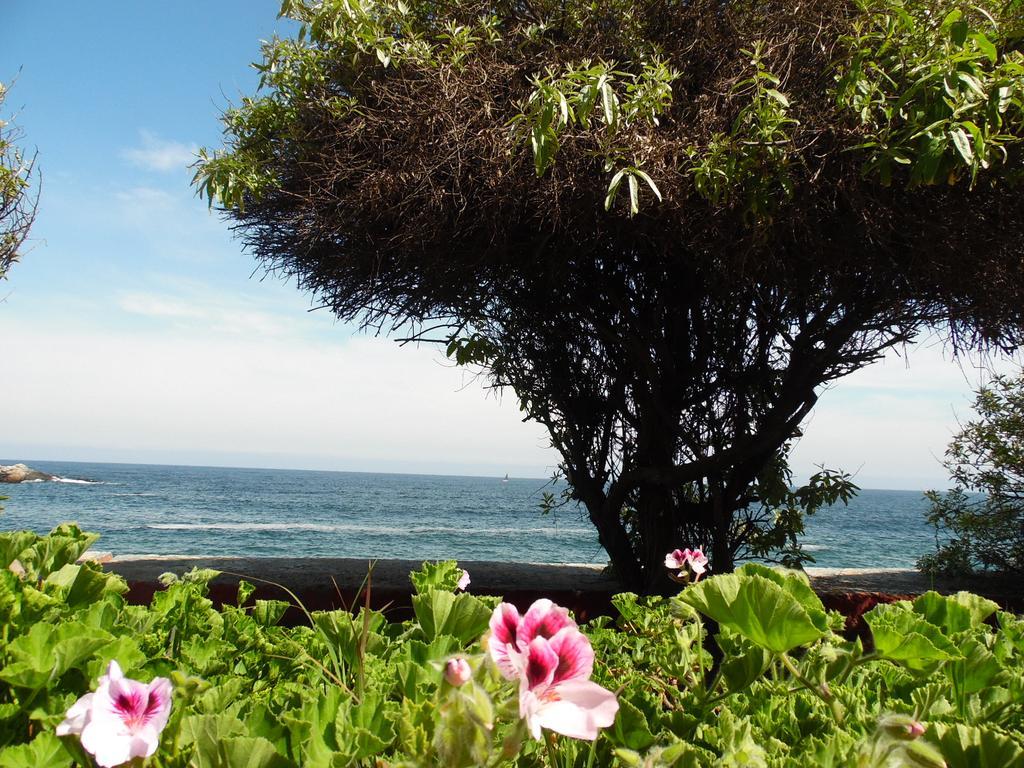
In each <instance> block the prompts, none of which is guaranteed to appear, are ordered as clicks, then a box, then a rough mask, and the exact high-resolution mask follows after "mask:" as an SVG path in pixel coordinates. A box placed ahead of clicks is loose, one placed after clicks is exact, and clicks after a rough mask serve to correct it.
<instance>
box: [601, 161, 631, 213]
mask: <svg viewBox="0 0 1024 768" xmlns="http://www.w3.org/2000/svg"><path fill="white" fill-rule="evenodd" d="M625 175H626V171H625V169H623V170H621V171H619V172H618V173H616V174H615V175H614V176H612V180H611V183H609V184H608V192H607V194H606V195H605V196H604V209H605V210H606V211H607V210H609V209H610V208H611V207H612V203H613V202H615V196H616V195H617V194H618V192H619V187H620V186H621V185H622V179H623V178H624V177H625Z"/></svg>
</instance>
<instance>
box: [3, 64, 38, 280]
mask: <svg viewBox="0 0 1024 768" xmlns="http://www.w3.org/2000/svg"><path fill="white" fill-rule="evenodd" d="M6 98H7V87H6V86H5V85H4V84H3V83H0V114H2V110H3V106H4V100H5V99H6ZM20 138H21V137H20V134H19V132H18V130H17V129H16V128H15V127H13V126H12V125H11V123H10V122H8V121H5V120H3V119H2V117H0V279H3V278H4V277H6V275H7V270H8V269H10V267H11V265H12V264H13V263H14V262H16V261H17V260H18V255H19V251H20V249H21V246H22V244H23V243H24V242H25V238H26V237H28V232H29V228H30V227H31V226H32V222H33V220H34V219H35V211H36V200H35V198H34V197H33V196H32V193H31V181H32V171H33V166H34V159H30V158H27V157H26V156H25V154H24V153H23V152H22V150H21V149H20V148H19V147H18V140H19V139H20Z"/></svg>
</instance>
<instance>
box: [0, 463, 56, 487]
mask: <svg viewBox="0 0 1024 768" xmlns="http://www.w3.org/2000/svg"><path fill="white" fill-rule="evenodd" d="M37 480H53V475H48V474H46V473H45V472H40V471H39V470H38V469H32V467H27V466H25V465H24V464H11V465H9V466H4V465H2V464H0V483H32V482H35V481H37Z"/></svg>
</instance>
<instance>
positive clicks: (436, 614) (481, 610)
mask: <svg viewBox="0 0 1024 768" xmlns="http://www.w3.org/2000/svg"><path fill="white" fill-rule="evenodd" d="M412 608H413V611H414V612H415V614H416V619H417V620H418V621H419V623H420V628H421V629H422V630H423V635H424V637H425V638H426V639H427V641H428V642H429V641H431V640H433V639H434V638H435V637H437V636H438V635H451V636H452V637H454V638H456V639H457V640H458V641H459V642H460V643H463V644H464V645H466V644H469V643H470V642H472V641H474V640H476V639H478V638H479V637H480V636H481V635H482V634H483V633H484V632H485V631H486V630H487V626H488V623H489V622H490V618H491V610H490V609H489V608H488V607H487V606H486V605H484V604H483V603H482V602H481V601H480V600H478V599H477V598H476V597H474V596H473V595H468V594H465V593H463V594H460V595H453V594H452V593H451V592H441V591H438V590H435V591H433V592H428V593H427V594H425V595H416V596H415V597H413V599H412Z"/></svg>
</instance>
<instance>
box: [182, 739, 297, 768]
mask: <svg viewBox="0 0 1024 768" xmlns="http://www.w3.org/2000/svg"><path fill="white" fill-rule="evenodd" d="M217 751H218V753H219V754H218V757H219V759H220V760H221V762H219V763H218V764H217V768H296V766H295V763H293V762H292V761H291V760H289V759H288V758H286V757H285V756H284V755H282V754H281V753H279V752H278V751H277V750H276V749H275V748H274V745H273V744H272V743H270V742H269V741H267V740H266V739H264V738H262V737H259V736H257V737H253V736H232V737H231V738H227V739H224V740H223V741H222V742H220V744H218V747H217ZM197 768H198V767H197Z"/></svg>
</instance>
